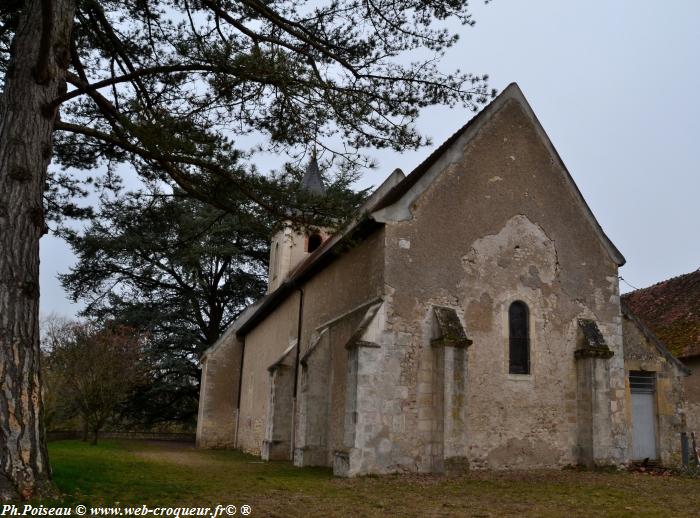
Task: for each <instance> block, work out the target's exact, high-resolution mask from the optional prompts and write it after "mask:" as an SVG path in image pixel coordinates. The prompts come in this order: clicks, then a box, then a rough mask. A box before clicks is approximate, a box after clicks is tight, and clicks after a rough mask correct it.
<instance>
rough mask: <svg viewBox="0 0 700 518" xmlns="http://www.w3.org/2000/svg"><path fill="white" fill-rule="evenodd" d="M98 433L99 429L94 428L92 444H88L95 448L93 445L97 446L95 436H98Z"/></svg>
mask: <svg viewBox="0 0 700 518" xmlns="http://www.w3.org/2000/svg"><path fill="white" fill-rule="evenodd" d="M99 433H100V429H99V428H95V429H94V430H93V431H92V442H91V443H90V444H92V445H93V446H95V445H96V444H97V436H98V434H99Z"/></svg>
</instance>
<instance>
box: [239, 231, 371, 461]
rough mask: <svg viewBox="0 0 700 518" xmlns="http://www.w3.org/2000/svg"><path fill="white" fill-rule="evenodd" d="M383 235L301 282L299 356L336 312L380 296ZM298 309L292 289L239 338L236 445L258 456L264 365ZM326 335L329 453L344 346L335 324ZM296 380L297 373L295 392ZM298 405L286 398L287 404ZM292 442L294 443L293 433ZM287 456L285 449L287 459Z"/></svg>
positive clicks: (337, 433) (336, 428) (293, 331)
mask: <svg viewBox="0 0 700 518" xmlns="http://www.w3.org/2000/svg"><path fill="white" fill-rule="evenodd" d="M383 236H384V231H383V229H381V228H380V229H378V230H377V232H375V233H374V234H373V235H371V236H368V237H367V239H365V240H363V241H362V242H360V243H358V244H357V245H355V246H354V247H352V248H351V249H349V250H348V251H347V252H346V253H344V254H343V255H341V256H340V257H339V258H337V259H336V260H335V261H334V262H332V263H331V264H330V265H328V266H327V267H326V268H324V269H323V270H322V271H321V272H319V273H318V274H317V275H315V276H314V277H313V278H312V279H311V280H310V281H309V282H308V283H306V284H305V285H304V286H303V291H304V296H303V298H304V300H303V307H302V323H301V349H300V357H302V356H304V355H305V354H306V353H307V352H308V348H309V346H310V344H311V343H312V341H313V338H314V336H315V335H317V334H318V333H319V331H320V330H321V329H323V328H325V327H329V326H331V323H332V322H333V321H336V320H339V317H341V316H342V315H344V314H346V313H351V312H352V311H353V310H354V309H356V308H357V307H358V306H361V305H362V304H365V303H366V302H367V301H370V300H373V299H376V298H377V297H378V296H379V295H380V294H381V290H382V288H383V264H384V263H383V248H382V247H383V243H384V238H383ZM299 308H300V305H299V292H296V293H295V294H294V295H292V296H290V297H288V298H287V300H285V302H284V303H283V304H282V305H281V306H279V307H278V308H276V309H275V310H274V311H273V312H272V313H271V314H270V315H269V316H267V317H266V319H265V320H264V321H263V322H261V323H260V324H259V325H258V326H256V327H255V328H254V329H253V330H252V331H250V332H249V333H248V334H247V335H246V337H245V359H244V363H243V372H244V373H243V390H242V397H241V408H240V418H239V425H238V447H239V448H241V449H243V450H244V451H246V452H249V453H253V454H260V453H261V452H262V444H263V442H264V440H265V434H266V430H268V432H270V430H269V429H267V425H268V423H267V421H268V419H269V418H270V416H271V414H270V408H269V399H270V381H271V380H270V374H269V372H268V367H270V366H271V365H272V364H273V363H274V362H276V361H277V360H278V359H279V357H280V355H282V354H283V353H284V351H285V350H286V349H287V348H288V347H289V346H290V345H291V344H292V343H293V342H295V341H296V339H297V333H298V329H297V326H298V321H299ZM336 327H337V326H336ZM332 334H333V338H332V340H331V343H330V348H331V352H332V353H333V354H332V356H331V355H329V361H331V362H332V363H331V365H329V368H331V371H332V372H331V375H330V377H329V375H328V374H325V375H324V376H323V379H326V386H325V387H324V390H326V391H327V392H328V397H329V400H328V402H327V404H328V405H330V406H329V413H328V416H329V417H328V419H329V420H330V421H329V422H330V426H331V430H330V432H329V440H330V443H328V448H329V451H330V450H333V449H334V448H336V447H338V445H339V441H340V439H338V437H341V436H342V433H343V431H342V420H343V419H344V408H343V403H344V392H343V390H344V379H343V378H344V375H345V371H346V368H347V351H346V350H345V349H344V343H341V342H342V336H341V335H342V333H341V332H340V331H339V330H338V329H337V328H336V329H335V330H332ZM314 365H316V364H315V363H314ZM311 374H314V373H311ZM317 379H318V378H317ZM301 382H302V380H301V377H299V379H298V385H297V391H298V392H299V387H300V383H301ZM329 383H332V384H333V385H334V386H335V385H338V387H337V389H336V390H334V391H331V390H330V387H329V385H328V384H329ZM298 403H299V402H298V401H297V402H296V403H295V402H293V401H292V400H291V399H290V401H289V407H290V408H291V407H292V405H294V404H298ZM297 419H298V411H295V422H294V423H293V424H292V426H293V427H294V428H295V432H296V433H295V435H298V427H299V423H298V420H297ZM294 440H295V442H298V437H295V438H294ZM291 454H292V452H291V451H290V457H291ZM329 455H331V454H329ZM329 459H330V457H329ZM328 463H330V460H329V461H328Z"/></svg>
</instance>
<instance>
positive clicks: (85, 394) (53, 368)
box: [44, 322, 144, 444]
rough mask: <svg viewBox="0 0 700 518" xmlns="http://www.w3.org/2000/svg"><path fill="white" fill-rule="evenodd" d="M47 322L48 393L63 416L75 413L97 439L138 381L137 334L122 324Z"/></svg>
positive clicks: (139, 353)
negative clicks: (100, 325)
mask: <svg viewBox="0 0 700 518" xmlns="http://www.w3.org/2000/svg"><path fill="white" fill-rule="evenodd" d="M51 327H52V329H51V330H50V332H49V333H47V336H46V338H45V343H46V350H47V351H46V365H45V366H44V370H45V373H46V374H45V375H46V378H47V381H48V383H47V388H46V398H47V399H48V400H50V401H51V402H52V409H54V410H56V411H57V412H58V413H60V414H62V416H63V417H64V418H65V417H73V416H78V417H79V418H80V419H81V421H82V423H83V424H84V427H85V428H84V430H85V431H86V432H87V431H89V432H90V434H91V438H92V444H97V439H98V436H99V433H100V431H101V430H102V429H103V427H104V426H105V424H106V423H107V421H108V420H109V419H110V418H111V417H112V416H114V414H115V411H116V410H117V408H118V406H119V405H120V404H121V403H123V402H124V401H125V400H126V399H127V398H128V396H129V394H130V393H131V391H132V390H133V388H134V387H135V386H136V385H137V384H138V383H139V382H140V381H142V378H143V375H144V368H143V364H142V359H143V358H142V344H141V341H142V340H141V337H140V336H139V335H138V334H137V333H135V332H134V331H133V330H132V329H130V328H127V327H124V326H111V325H110V326H106V327H104V328H96V327H95V326H93V325H90V324H86V323H78V322H67V323H65V324H62V325H61V324H60V323H59V325H53V326H51Z"/></svg>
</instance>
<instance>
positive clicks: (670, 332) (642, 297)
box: [622, 268, 700, 358]
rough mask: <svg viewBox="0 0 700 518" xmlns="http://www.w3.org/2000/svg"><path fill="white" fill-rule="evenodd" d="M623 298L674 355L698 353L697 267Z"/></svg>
mask: <svg viewBox="0 0 700 518" xmlns="http://www.w3.org/2000/svg"><path fill="white" fill-rule="evenodd" d="M622 300H623V301H624V302H625V303H626V304H627V306H628V307H629V308H630V309H631V310H632V312H633V313H634V314H635V315H636V316H637V318H638V319H639V320H641V321H642V322H643V323H644V325H646V326H647V327H648V328H649V329H651V330H652V331H653V332H654V334H655V335H656V336H657V337H659V339H660V340H661V341H662V342H663V343H664V344H666V346H667V347H668V348H669V350H670V351H671V352H672V353H673V354H675V355H676V356H677V357H679V358H688V357H690V356H700V268H698V269H697V270H696V271H694V272H691V273H687V274H685V275H679V276H678V277H673V278H672V279H668V280H666V281H663V282H659V283H658V284H654V285H653V286H649V287H648V288H643V289H641V290H636V291H633V292H631V293H627V294H625V295H623V296H622Z"/></svg>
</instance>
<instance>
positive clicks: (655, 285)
mask: <svg viewBox="0 0 700 518" xmlns="http://www.w3.org/2000/svg"><path fill="white" fill-rule="evenodd" d="M695 274H698V275H700V267H698V268H697V269H695V270H693V271H692V272H687V273H681V274H678V275H674V276H673V277H669V278H668V279H664V280H661V281H658V282H655V283H654V284H650V285H649V286H647V287H645V288H637V289H636V290H632V291H630V292H628V293H625V294H623V295H622V297H623V298H624V297H627V296H629V295H632V294H634V293H639V292H641V291H646V290H650V289H652V288H655V287H657V286H661V285H662V284H667V283H669V282H672V281H676V280H678V279H680V278H681V277H690V276H692V275H695Z"/></svg>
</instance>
